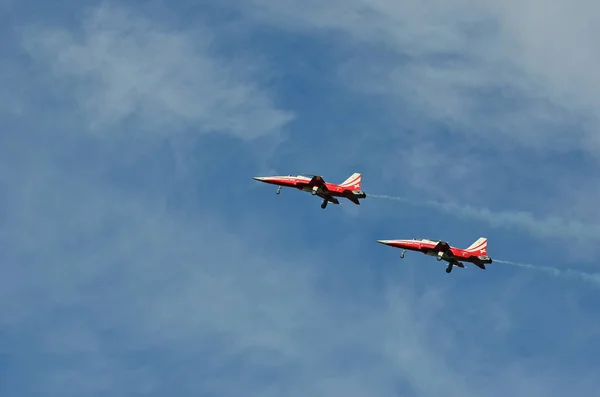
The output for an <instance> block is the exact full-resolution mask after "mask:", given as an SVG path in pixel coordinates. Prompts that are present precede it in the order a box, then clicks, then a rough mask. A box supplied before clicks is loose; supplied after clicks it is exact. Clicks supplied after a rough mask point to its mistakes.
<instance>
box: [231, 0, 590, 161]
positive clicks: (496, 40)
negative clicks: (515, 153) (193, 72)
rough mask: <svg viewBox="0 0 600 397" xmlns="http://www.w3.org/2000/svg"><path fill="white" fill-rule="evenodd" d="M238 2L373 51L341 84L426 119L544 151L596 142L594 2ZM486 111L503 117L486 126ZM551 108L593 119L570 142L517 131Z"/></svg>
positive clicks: (289, 25) (274, 20)
mask: <svg viewBox="0 0 600 397" xmlns="http://www.w3.org/2000/svg"><path fill="white" fill-rule="evenodd" d="M239 6H240V7H242V8H243V9H244V10H245V11H246V12H247V14H248V15H251V16H252V17H253V18H255V19H256V20H258V21H261V22H264V23H269V24H272V25H275V26H277V27H279V28H283V29H291V30H300V31H302V32H304V33H307V34H309V35H315V36H317V35H318V36H319V37H328V38H330V39H333V38H334V37H338V36H328V35H327V33H342V34H343V35H345V36H342V37H345V38H347V40H346V43H347V44H349V45H354V46H356V48H357V49H360V48H361V47H362V50H367V49H368V48H370V49H379V50H380V51H375V52H373V51H371V52H369V54H370V55H371V56H374V57H373V58H369V57H364V56H362V53H360V52H359V53H357V54H356V60H354V61H352V63H351V64H349V65H348V66H347V68H346V69H345V70H346V72H347V73H348V76H347V77H348V78H347V80H346V81H347V83H348V84H351V85H353V86H355V87H358V88H360V89H365V90H368V91H371V92H379V93H384V94H388V95H392V96H397V97H401V98H402V99H403V100H405V101H406V102H407V103H413V104H415V105H416V106H417V107H418V108H421V109H422V111H424V112H427V114H428V115H430V116H433V117H437V118H439V119H440V120H442V121H446V122H450V123H458V127H459V128H466V129H468V130H467V131H465V133H467V134H469V135H473V134H475V135H480V136H482V137H485V138H486V139H501V140H503V141H505V140H506V139H509V140H510V141H511V143H514V140H515V139H518V140H519V141H520V142H521V143H524V144H527V145H530V146H532V145H533V146H536V147H539V146H543V147H544V148H545V149H547V150H562V149H563V148H561V147H556V142H560V143H561V144H565V145H569V144H573V143H574V144H576V145H577V147H581V146H580V145H581V143H582V142H583V143H586V142H588V141H590V140H595V139H596V138H597V128H595V127H598V126H599V124H598V120H600V119H599V117H598V116H600V94H599V92H600V72H598V70H597V68H596V67H595V65H597V64H598V63H599V62H600V51H598V49H597V46H596V45H595V43H594V39H593V38H594V37H597V36H598V35H600V27H598V25H597V24H594V23H592V21H593V20H594V18H595V16H596V15H598V13H600V5H598V4H597V2H594V1H591V0H580V1H578V2H575V3H573V2H570V1H566V0H561V1H559V2H554V3H553V4H552V5H551V6H548V7H546V5H545V3H543V2H540V1H537V0H528V1H525V2H515V1H510V2H502V3H492V2H487V3H473V2H471V1H468V0H453V1H449V2H448V1H442V0H431V1H425V2H423V1H405V2H393V1H386V0H352V1H328V2H311V6H306V5H305V4H304V3H302V4H300V3H298V2H294V1H285V0H283V1H275V0H253V1H250V2H243V3H242V2H240V4H239ZM373 68H374V69H373ZM370 69H371V70H370ZM370 71H372V72H373V73H369V72H370ZM365 72H367V73H366V75H365ZM358 76H361V78H358ZM479 95H484V96H485V95H490V96H492V97H498V96H505V100H504V101H502V102H503V103H500V104H498V105H496V106H500V107H501V108H499V109H483V108H482V103H481V102H482V98H481V97H479ZM487 99H489V97H488V98H487ZM507 102H508V103H507ZM482 111H483V112H484V113H485V115H481V113H482ZM490 111H491V112H492V113H495V116H501V117H503V118H504V123H499V124H498V125H494V124H490V121H491V120H492V119H490V113H489V112H490ZM557 112H565V113H566V114H575V115H582V116H584V117H586V118H588V119H591V120H592V121H593V124H591V125H590V126H589V128H585V129H583V130H582V131H583V132H585V136H578V135H577V133H576V132H575V131H572V132H571V133H570V134H569V139H561V137H560V135H557V134H558V132H557V133H556V134H555V133H553V131H548V129H546V130H543V129H540V128H535V129H533V130H526V129H525V128H524V127H531V126H538V127H539V126H540V125H543V124H546V126H549V125H550V126H551V124H552V123H554V122H563V121H564V116H565V114H557ZM491 116H492V117H493V116H494V115H491Z"/></svg>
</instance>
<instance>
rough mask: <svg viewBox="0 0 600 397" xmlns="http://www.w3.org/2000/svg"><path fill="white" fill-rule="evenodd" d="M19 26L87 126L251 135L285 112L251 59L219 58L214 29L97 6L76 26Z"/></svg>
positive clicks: (281, 119) (279, 121)
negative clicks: (183, 25) (177, 25)
mask: <svg viewBox="0 0 600 397" xmlns="http://www.w3.org/2000/svg"><path fill="white" fill-rule="evenodd" d="M23 32H24V36H23V43H24V46H25V48H26V49H27V52H28V53H29V55H30V56H31V57H32V58H33V59H34V60H35V61H37V62H41V64H42V65H43V67H44V71H45V72H46V73H51V74H52V75H53V76H55V77H56V78H57V79H59V81H60V82H61V87H60V88H62V89H63V90H65V91H64V92H66V93H68V94H73V95H74V96H75V100H76V102H75V103H74V104H75V105H76V106H77V108H76V109H74V111H75V112H76V113H77V112H82V113H83V115H84V117H85V120H86V121H87V122H88V127H89V128H90V129H91V130H96V131H102V133H104V134H106V133H107V131H111V130H112V131H114V128H115V127H116V126H119V125H121V126H123V124H125V126H126V127H125V128H127V127H129V126H130V125H131V124H132V123H133V125H137V126H138V128H137V129H138V130H139V129H141V130H142V131H144V132H146V133H152V134H159V135H161V136H172V135H173V134H176V133H177V132H180V131H181V130H182V129H187V128H194V129H195V132H196V133H198V134H202V133H210V132H221V133H226V134H231V135H234V136H236V137H239V138H244V139H252V138H255V137H260V136H264V135H268V134H273V133H277V132H280V130H281V129H282V128H283V126H284V125H285V124H286V123H288V122H289V121H291V120H292V119H293V115H292V114H291V112H289V111H284V110H281V109H277V107H276V106H275V104H274V103H273V99H272V98H271V97H270V95H269V94H268V93H267V92H266V91H265V89H264V88H263V87H261V86H260V85H259V84H257V83H256V80H257V79H256V75H257V73H261V70H260V69H258V65H256V66H255V65H253V63H252V60H244V59H231V58H230V59H227V60H225V59H222V58H221V57H220V56H219V55H218V54H217V53H216V49H217V48H216V47H217V46H218V41H217V37H216V35H215V33H212V32H210V31H208V30H207V29H204V28H202V26H196V27H195V28H194V29H191V30H189V31H183V30H179V29H178V30H175V29H173V28H172V27H169V26H168V25H165V24H163V23H161V22H157V21H154V20H152V19H147V18H145V17H144V16H143V14H137V13H136V12H134V11H131V10H128V9H126V8H122V7H113V6H109V5H104V6H101V7H99V8H95V9H93V10H92V11H91V12H89V13H88V15H87V17H86V18H85V20H84V21H83V22H82V25H81V29H78V30H70V29H64V28H62V27H60V26H57V27H52V26H46V25H37V26H28V27H27V29H23ZM117 132H120V130H117Z"/></svg>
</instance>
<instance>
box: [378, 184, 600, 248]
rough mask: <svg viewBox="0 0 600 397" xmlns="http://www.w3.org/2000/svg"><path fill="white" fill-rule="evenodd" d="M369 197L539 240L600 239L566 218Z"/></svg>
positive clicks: (598, 230) (599, 231) (593, 228)
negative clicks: (540, 238)
mask: <svg viewBox="0 0 600 397" xmlns="http://www.w3.org/2000/svg"><path fill="white" fill-rule="evenodd" d="M369 197H372V198H380V199H386V200H394V201H399V202H402V203H405V204H410V205H413V206H421V207H425V208H432V209H435V210H437V211H442V212H445V213H448V214H453V215H456V216H459V217H465V218H470V219H475V220H478V221H483V222H486V223H488V224H489V225H491V226H492V227H505V228H516V229H520V230H522V231H525V232H528V233H531V234H533V235H535V236H537V237H542V238H543V237H554V238H561V239H569V240H570V241H571V242H573V241H576V242H578V243H581V244H587V243H589V244H593V243H594V242H595V241H597V240H598V239H600V226H598V225H595V224H586V223H584V222H580V221H576V220H568V219H563V218H557V217H555V218H542V219H536V218H535V217H534V216H533V215H532V214H531V213H528V212H504V211H491V210H490V209H488V208H477V207H473V206H470V205H461V204H457V203H451V202H440V201H434V200H414V199H413V200H411V199H409V198H406V197H400V196H389V195H382V194H370V195H369Z"/></svg>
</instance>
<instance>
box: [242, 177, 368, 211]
mask: <svg viewBox="0 0 600 397" xmlns="http://www.w3.org/2000/svg"><path fill="white" fill-rule="evenodd" d="M361 178H362V176H361V174H359V173H354V174H352V175H351V176H350V177H349V178H348V179H346V180H345V181H344V182H342V183H341V184H339V185H336V184H334V183H329V182H325V181H324V180H323V177H321V176H319V175H312V174H300V175H287V176H256V177H254V178H253V179H254V180H257V181H260V182H264V183H269V184H272V185H278V187H277V191H276V194H279V193H281V188H282V187H284V186H285V187H291V188H296V189H298V190H302V191H305V192H311V193H312V194H313V195H316V196H319V197H321V198H322V199H323V202H322V203H321V208H323V209H325V208H326V207H327V203H333V204H339V203H340V202H339V200H338V199H337V198H336V197H344V198H347V199H348V200H350V201H352V202H353V203H354V204H356V205H360V202H359V201H358V199H364V198H365V197H367V194H366V193H365V192H363V191H362V190H361V187H360V185H361Z"/></svg>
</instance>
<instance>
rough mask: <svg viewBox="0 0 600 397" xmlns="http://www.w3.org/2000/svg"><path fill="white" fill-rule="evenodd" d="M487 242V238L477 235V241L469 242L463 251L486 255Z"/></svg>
mask: <svg viewBox="0 0 600 397" xmlns="http://www.w3.org/2000/svg"><path fill="white" fill-rule="evenodd" d="M487 243H488V239H487V238H485V237H479V238H478V239H477V241H475V242H474V243H473V244H471V245H470V246H469V248H467V249H466V250H465V251H469V252H476V253H478V254H479V255H487Z"/></svg>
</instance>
